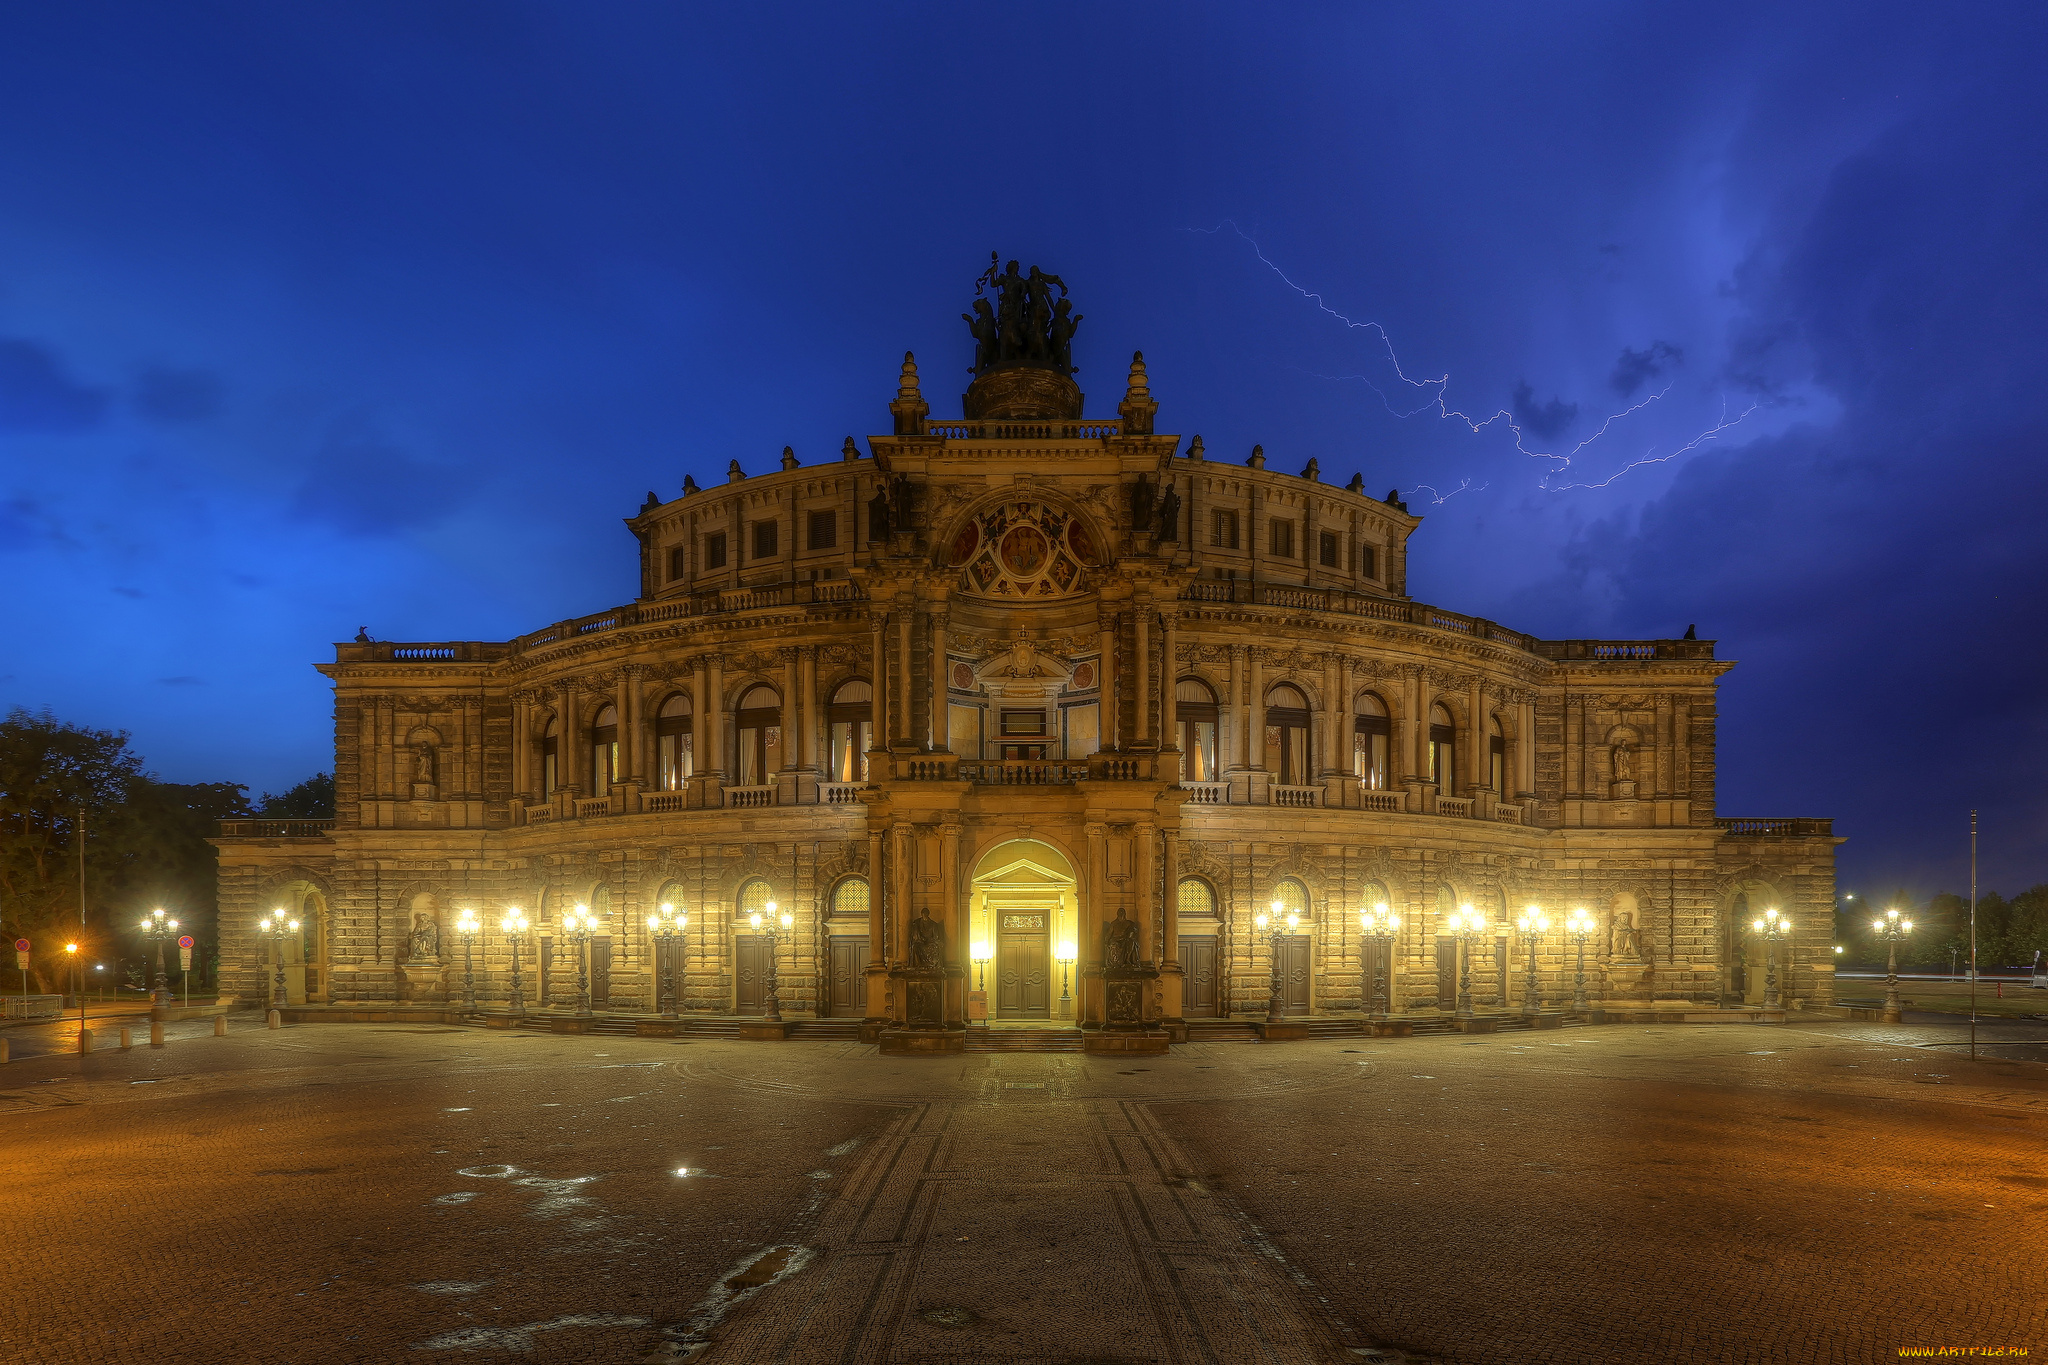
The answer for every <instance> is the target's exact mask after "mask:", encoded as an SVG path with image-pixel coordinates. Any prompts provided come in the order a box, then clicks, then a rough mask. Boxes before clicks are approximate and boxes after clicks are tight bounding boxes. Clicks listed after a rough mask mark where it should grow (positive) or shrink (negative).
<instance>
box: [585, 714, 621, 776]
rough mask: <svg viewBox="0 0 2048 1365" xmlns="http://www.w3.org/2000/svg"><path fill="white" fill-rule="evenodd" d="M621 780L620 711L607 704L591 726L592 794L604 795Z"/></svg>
mask: <svg viewBox="0 0 2048 1365" xmlns="http://www.w3.org/2000/svg"><path fill="white" fill-rule="evenodd" d="M618 780H619V713H618V711H617V710H616V709H614V708H613V707H610V706H607V707H605V708H603V709H602V710H600V711H599V712H598V713H597V719H596V721H594V722H593V723H592V724H591V727H590V794H591V795H592V796H604V795H606V794H607V793H609V792H610V791H611V789H612V783H614V782H616V781H618Z"/></svg>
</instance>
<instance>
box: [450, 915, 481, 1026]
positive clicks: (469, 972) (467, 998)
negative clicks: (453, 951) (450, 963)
mask: <svg viewBox="0 0 2048 1365" xmlns="http://www.w3.org/2000/svg"><path fill="white" fill-rule="evenodd" d="M483 927H484V926H483V925H482V924H480V923H478V922H477V917H476V912H475V911H474V910H465V911H463V912H462V914H461V916H460V917H459V918H458V919H457V920H456V921H455V932H456V933H458V934H460V935H462V1012H463V1013H464V1014H475V1013H476V936H477V935H478V934H479V933H481V932H482V931H483Z"/></svg>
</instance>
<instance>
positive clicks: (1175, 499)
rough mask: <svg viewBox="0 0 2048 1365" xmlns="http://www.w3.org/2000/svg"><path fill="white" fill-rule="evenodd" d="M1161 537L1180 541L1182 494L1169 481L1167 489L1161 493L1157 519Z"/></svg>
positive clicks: (1175, 541) (1176, 541)
mask: <svg viewBox="0 0 2048 1365" xmlns="http://www.w3.org/2000/svg"><path fill="white" fill-rule="evenodd" d="M1157 526H1158V530H1159V538H1160V539H1161V540H1170V541H1173V542H1174V543H1176V544H1178V543H1179V541H1180V494H1179V493H1178V492H1176V491H1175V489H1174V486H1173V484H1172V483H1171V482H1170V481H1169V482H1168V483H1167V485H1166V491H1165V492H1164V493H1162V494H1160V495H1159V516H1158V521H1157Z"/></svg>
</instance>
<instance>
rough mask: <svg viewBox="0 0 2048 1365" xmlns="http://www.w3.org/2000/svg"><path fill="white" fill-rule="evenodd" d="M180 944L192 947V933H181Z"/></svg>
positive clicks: (180, 945)
mask: <svg viewBox="0 0 2048 1365" xmlns="http://www.w3.org/2000/svg"><path fill="white" fill-rule="evenodd" d="M178 946H179V947H180V948H190V947H191V946H192V935H190V934H180V935H178Z"/></svg>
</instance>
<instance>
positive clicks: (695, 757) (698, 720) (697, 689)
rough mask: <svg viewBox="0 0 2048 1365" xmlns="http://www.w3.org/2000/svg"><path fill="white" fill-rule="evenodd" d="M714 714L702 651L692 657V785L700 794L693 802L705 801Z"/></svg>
mask: <svg viewBox="0 0 2048 1365" xmlns="http://www.w3.org/2000/svg"><path fill="white" fill-rule="evenodd" d="M710 714H711V681H710V679H709V678H708V677H707V676H706V673H705V667H704V656H703V655H702V654H699V655H698V656H697V657H696V658H694V659H692V660H690V786H691V787H692V788H693V789H694V790H695V791H697V792H698V793H699V795H698V797H697V798H696V799H695V801H693V803H692V804H695V803H696V801H701V800H702V791H703V786H704V784H703V781H702V779H703V776H704V774H705V773H707V772H709V771H710V770H711V740H710V738H709V729H710V721H709V720H707V719H706V717H708V716H709V715H710Z"/></svg>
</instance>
